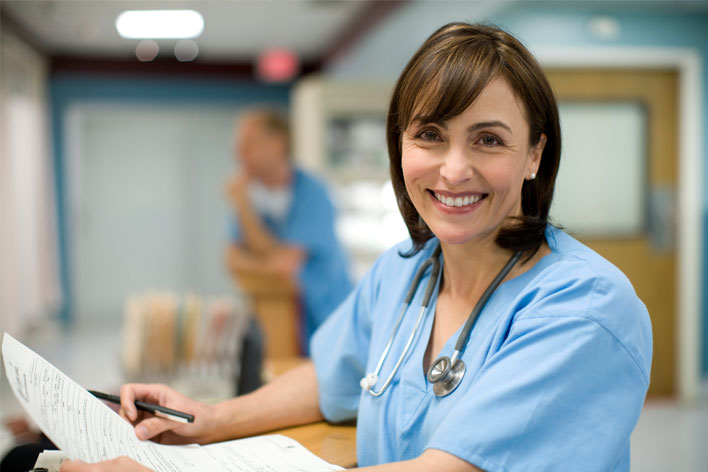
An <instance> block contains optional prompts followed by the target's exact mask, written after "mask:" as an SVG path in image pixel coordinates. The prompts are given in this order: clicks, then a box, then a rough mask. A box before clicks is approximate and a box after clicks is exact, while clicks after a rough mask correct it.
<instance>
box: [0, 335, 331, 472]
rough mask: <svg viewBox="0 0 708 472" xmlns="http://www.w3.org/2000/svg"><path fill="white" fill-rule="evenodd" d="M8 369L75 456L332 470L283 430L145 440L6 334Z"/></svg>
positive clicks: (35, 415)
mask: <svg viewBox="0 0 708 472" xmlns="http://www.w3.org/2000/svg"><path fill="white" fill-rule="evenodd" d="M2 355H3V361H4V363H5V372H6V374H7V378H8V380H9V381H10V386H11V387H12V390H13V392H14V393H15V396H16V397H17V399H18V400H19V402H20V404H22V406H23V407H24V409H25V411H26V412H27V414H28V415H29V416H30V417H31V418H32V419H33V420H34V422H35V423H36V424H37V425H38V426H39V427H40V428H41V429H42V431H43V432H44V434H46V435H47V436H48V437H49V439H51V440H52V442H53V443H54V444H56V445H57V447H59V449H61V450H62V451H64V452H65V453H66V454H67V455H68V456H69V457H71V458H72V459H81V460H83V461H85V462H97V461H102V460H106V459H112V458H114V457H118V456H129V457H131V458H133V459H135V460H136V461H138V462H140V463H141V464H143V465H145V466H147V467H150V468H152V469H154V470H155V471H156V472H178V471H183V472H192V471H194V472H197V471H205V470H208V471H211V472H218V471H224V472H246V471H255V472H271V471H272V472H276V471H284V472H288V471H292V472H299V471H331V470H342V468H341V467H338V466H336V465H332V464H328V463H327V462H325V461H324V460H322V459H320V458H319V457H317V456H315V455H314V454H312V453H311V452H310V451H308V450H307V449H305V448H304V447H303V446H302V445H300V444H299V443H298V442H297V441H295V440H293V439H290V438H287V437H285V436H280V435H270V436H258V437H253V438H247V439H239V440H234V441H227V442H223V443H217V444H210V445H208V446H203V447H202V446H197V445H191V446H165V445H162V444H156V443H153V442H150V441H140V440H139V439H138V438H137V437H136V436H135V433H134V431H133V427H132V426H131V425H130V424H129V423H128V422H127V421H125V420H123V418H121V417H120V416H119V415H118V414H117V413H116V412H114V411H113V410H111V409H110V408H109V407H108V406H107V405H105V404H104V403H103V402H102V401H100V400H98V399H97V398H95V397H94V396H93V395H91V394H90V393H88V391H87V390H86V389H84V388H82V387H81V386H79V385H78V384H77V383H75V382H74V381H73V380H71V379H70V378H69V377H67V376H66V375H64V374H63V373H62V372H61V371H59V370H58V369H57V368H55V367H54V366H53V365H51V364H50V363H49V362H47V361H46V360H44V359H43V358H42V357H40V356H39V355H37V354H36V353H35V352H34V351H32V350H31V349H29V348H27V347H26V346H24V345H23V344H22V343H20V342H19V341H17V340H16V339H15V338H13V337H12V336H10V335H9V334H7V333H5V335H4V337H3V343H2Z"/></svg>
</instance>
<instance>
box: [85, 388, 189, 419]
mask: <svg viewBox="0 0 708 472" xmlns="http://www.w3.org/2000/svg"><path fill="white" fill-rule="evenodd" d="M88 392H89V393H90V394H91V395H93V396H94V397H96V398H100V399H101V400H106V401H107V402H111V403H117V404H119V405H120V397H119V396H118V395H109V394H107V393H101V392H97V391H95V390H89V391H88ZM135 408H137V409H138V410H143V411H147V412H148V413H152V414H153V415H155V416H159V417H160V418H166V419H168V420H172V421H178V422H180V423H194V415H190V414H188V413H182V412H181V411H177V410H173V409H172V408H167V407H164V406H160V405H153V404H152V403H145V402H141V401H140V400H135Z"/></svg>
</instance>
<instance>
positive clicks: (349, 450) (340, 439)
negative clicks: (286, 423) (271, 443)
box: [275, 422, 356, 468]
mask: <svg viewBox="0 0 708 472" xmlns="http://www.w3.org/2000/svg"><path fill="white" fill-rule="evenodd" d="M275 433H277V434H282V435H283V436H287V437H289V438H292V439H294V440H296V441H297V442H299V443H300V444H302V445H303V446H305V447H306V448H307V449H309V450H310V451H311V452H312V453H314V454H316V455H318V456H319V457H321V458H322V459H324V460H326V461H327V462H329V463H331V464H336V465H339V466H341V467H344V468H350V467H356V426H354V425H332V424H329V423H325V422H320V423H312V424H307V425H304V426H294V427H292V428H286V429H282V430H279V431H275Z"/></svg>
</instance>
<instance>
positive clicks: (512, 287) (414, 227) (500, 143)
mask: <svg viewBox="0 0 708 472" xmlns="http://www.w3.org/2000/svg"><path fill="white" fill-rule="evenodd" d="M387 142H388V149H389V159H390V169H391V175H392V178H393V182H394V190H395V192H396V196H397V201H398V204H399V208H400V210H401V213H402V215H403V217H404V219H405V222H406V224H407V226H408V230H409V232H410V235H411V239H410V240H407V241H404V242H402V243H400V244H398V245H396V246H395V247H393V248H392V249H391V250H389V251H387V252H386V253H385V254H383V255H382V256H381V257H380V258H379V259H378V261H377V262H376V264H374V266H373V267H372V269H371V270H370V271H369V272H368V273H367V275H366V276H365V277H364V279H363V280H362V281H361V282H360V283H359V285H358V286H357V287H356V289H355V290H354V291H353V292H352V293H351V294H350V295H349V296H348V297H347V299H346V300H345V301H344V302H343V303H342V304H341V305H340V306H339V307H338V308H337V309H336V310H335V312H334V313H333V314H332V315H331V316H330V317H329V318H328V319H327V321H326V322H325V323H324V324H323V325H322V326H321V327H320V328H319V329H318V331H317V332H316V333H315V334H314V336H313V338H312V341H311V344H310V352H311V355H312V362H308V363H306V364H304V365H302V366H301V367H298V368H296V369H295V370H293V371H291V372H288V373H286V374H284V375H283V376H281V377H279V378H278V379H276V380H275V381H274V382H272V383H270V384H267V385H266V386H264V387H263V388H262V389H260V390H258V391H256V392H253V393H252V394H249V395H246V396H244V397H240V398H236V399H233V400H230V401H227V402H223V403H221V404H218V405H215V406H207V405H203V404H201V403H197V402H194V401H192V400H189V399H187V398H185V397H183V396H181V395H179V394H177V393H176V392H174V391H173V390H171V389H169V388H167V387H164V386H144V385H129V386H125V387H124V388H123V390H122V401H123V405H125V406H126V409H125V411H124V413H125V415H126V417H128V418H130V419H131V420H132V421H133V422H134V423H135V424H136V431H137V432H138V433H139V434H140V435H141V436H140V437H141V438H151V437H169V438H171V440H172V441H176V442H177V441H182V442H184V441H187V442H196V441H200V442H212V441H219V440H223V439H227V438H233V437H238V436H246V435H251V434H256V433H259V432H263V431H267V430H272V429H275V428H279V427H284V426H289V425H294V424H298V423H305V422H311V421H316V420H318V419H322V418H325V419H327V420H329V421H342V420H346V419H353V418H356V419H357V459H358V463H359V465H360V466H372V468H371V470H381V471H396V470H405V471H428V470H436V471H443V472H457V471H479V470H487V471H511V470H543V471H553V470H559V471H567V470H573V471H575V470H580V471H586V470H587V471H590V470H593V471H594V470H602V471H628V470H629V437H630V434H631V432H632V430H633V428H634V426H635V424H636V422H637V419H638V417H639V413H640V411H641V407H642V403H643V401H644V396H645V394H646V391H647V387H648V384H649V369H650V365H651V352H652V341H651V326H650V324H649V317H648V314H647V311H646V308H645V307H644V305H643V304H642V302H641V301H640V300H639V299H638V298H637V296H636V294H635V292H634V290H633V288H632V286H631V285H630V283H629V281H628V280H627V279H626V277H624V275H623V274H622V273H621V272H620V271H619V270H618V269H617V268H615V267H614V266H612V265H611V264H610V263H609V262H607V261H606V260H604V259H603V258H602V257H600V256H599V255H598V254H596V253H595V252H593V251H591V250H590V249H589V248H587V247H585V246H583V245H582V244H580V243H579V242H577V241H576V240H574V239H573V238H571V237H570V236H568V235H567V234H565V233H564V232H563V231H561V230H560V229H558V228H556V227H554V226H552V225H550V224H549V223H548V222H547V219H548V209H549V206H550V203H551V198H552V195H553V188H554V184H555V178H556V173H557V170H558V164H559V156H560V129H559V124H558V111H557V107H556V103H555V99H554V97H553V93H552V91H551V89H550V87H549V86H548V82H547V81H546V78H545V76H544V75H543V73H542V71H541V69H540V67H539V66H538V64H537V62H536V61H535V59H534V58H533V57H532V56H531V54H530V53H529V52H528V51H527V50H526V49H525V48H524V47H523V46H522V45H521V43H519V42H518V41H517V40H516V39H515V38H513V37H512V36H511V35H509V34H508V33H506V32H504V31H502V30H499V29H497V28H494V27H489V26H483V25H470V24H464V23H453V24H449V25H446V26H443V27H442V28H440V29H439V30H438V31H436V32H435V33H433V35H432V36H431V37H430V38H429V39H428V40H427V41H426V42H425V43H424V44H423V45H422V46H421V48H420V49H419V51H418V52H417V53H416V54H415V56H414V57H413V58H412V59H411V61H410V63H409V64H408V65H407V66H406V68H405V70H404V71H403V74H402V75H401V78H400V79H399V81H398V84H397V85H396V88H395V90H394V93H393V96H392V99H391V105H390V108H389V115H388V121H387ZM522 256H523V257H522ZM419 286H420V287H423V286H425V287H426V289H425V290H422V289H421V290H418V288H419ZM429 302H430V303H429ZM472 307H474V308H472ZM470 310H471V311H470ZM411 311H413V312H414V313H410V312H411ZM396 313H398V316H396ZM415 314H417V316H415ZM433 359H435V361H433ZM359 387H361V389H363V391H362V390H361V389H360V388H359ZM136 398H137V399H141V400H147V401H150V400H151V401H153V402H159V403H160V404H161V405H163V406H167V407H170V408H174V409H178V410H181V411H184V412H187V413H192V414H194V415H195V417H196V420H195V423H194V424H190V425H187V426H184V425H175V424H172V423H170V422H168V421H165V420H162V419H160V418H144V419H143V418H139V417H138V416H137V412H136V411H135V410H134V408H133V407H132V406H131V405H133V400H135V399H136ZM166 431H168V432H169V434H167V435H163V433H164V432H166ZM70 470H75V471H79V470H82V469H80V468H75V469H73V468H72V469H69V468H66V470H65V472H69V471H70Z"/></svg>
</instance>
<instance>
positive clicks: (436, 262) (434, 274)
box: [367, 246, 441, 397]
mask: <svg viewBox="0 0 708 472" xmlns="http://www.w3.org/2000/svg"><path fill="white" fill-rule="evenodd" d="M440 252H441V248H440V246H438V247H437V248H436V249H435V252H433V255H432V256H430V257H429V258H428V259H427V260H426V261H425V262H424V263H423V264H422V265H421V266H420V267H419V268H418V271H417V272H416V274H415V277H413V281H412V283H411V286H410V288H409V289H408V293H407V294H406V298H405V299H404V301H403V303H404V304H403V306H402V307H401V312H400V313H399V314H398V318H397V319H396V324H395V325H394V327H393V331H392V332H391V336H390V337H389V339H388V343H387V344H386V347H385V348H384V351H383V353H382V354H381V358H380V359H379V362H378V364H377V365H376V370H374V373H373V377H374V378H376V379H378V376H379V373H381V368H382V367H383V364H384V362H385V361H386V358H387V357H388V353H389V351H390V350H391V346H393V341H394V339H395V338H396V334H397V333H398V329H399V327H400V325H401V321H402V320H403V316H404V315H405V313H406V311H408V308H409V307H410V304H411V301H413V297H414V296H415V292H416V291H417V289H418V286H419V285H420V281H421V279H422V278H423V275H424V274H425V271H426V270H427V269H428V266H432V271H431V273H430V280H429V281H428V285H427V287H426V289H425V294H424V295H423V301H422V302H421V305H420V311H419V312H418V318H417V319H416V322H415V326H414V327H413V331H412V332H411V335H410V336H409V337H408V341H407V342H406V345H405V347H404V348H403V352H402V353H401V356H400V357H399V358H398V362H396V365H395V366H394V367H393V369H392V371H391V374H390V375H389V376H388V378H387V379H386V382H385V383H384V384H383V385H382V386H381V388H380V389H379V391H378V392H377V391H375V390H373V385H372V386H370V387H369V388H367V391H368V392H369V393H370V394H371V395H373V396H375V397H378V396H381V394H383V393H384V392H385V391H386V389H387V388H388V386H389V384H390V383H391V381H392V380H393V377H394V376H395V375H396V372H398V369H399V367H400V366H401V364H402V363H403V360H404V359H405V357H406V355H407V354H408V350H409V349H410V347H411V344H413V339H414V338H415V335H416V333H418V328H419V327H420V322H421V321H422V320H423V314H424V313H425V310H426V309H427V308H428V305H429V304H430V299H431V298H432V295H433V291H434V290H435V286H436V285H437V282H438V279H439V277H440ZM370 375H371V374H369V375H367V377H369V376H370Z"/></svg>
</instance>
